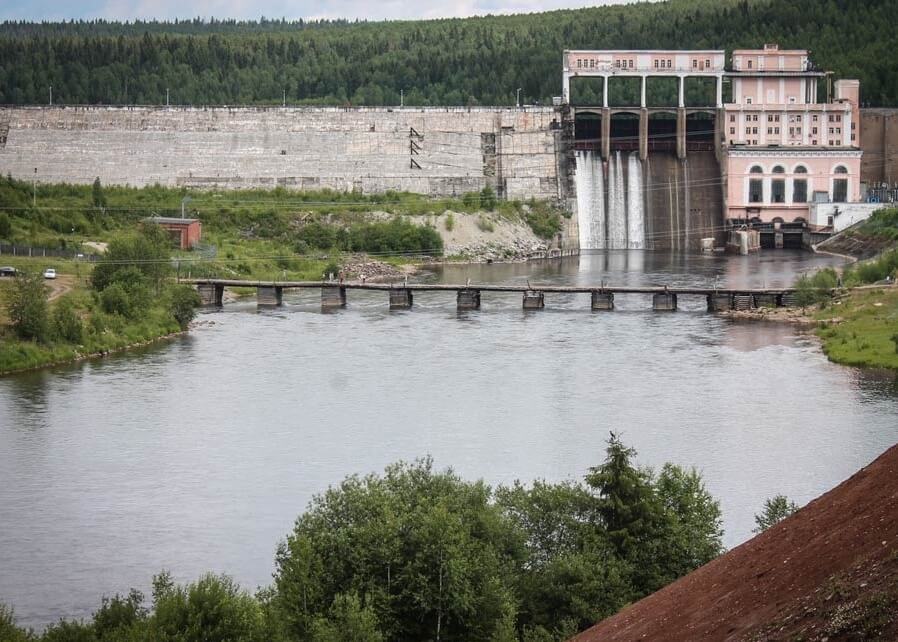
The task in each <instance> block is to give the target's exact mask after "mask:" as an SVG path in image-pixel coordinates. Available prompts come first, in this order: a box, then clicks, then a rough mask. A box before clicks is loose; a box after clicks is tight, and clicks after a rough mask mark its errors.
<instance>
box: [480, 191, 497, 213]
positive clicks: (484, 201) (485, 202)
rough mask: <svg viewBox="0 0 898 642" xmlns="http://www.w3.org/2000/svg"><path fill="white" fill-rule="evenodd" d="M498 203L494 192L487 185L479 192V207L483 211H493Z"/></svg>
mask: <svg viewBox="0 0 898 642" xmlns="http://www.w3.org/2000/svg"><path fill="white" fill-rule="evenodd" d="M498 203H499V201H498V199H497V198H496V192H494V191H493V188H492V187H490V186H489V185H487V186H485V187H484V188H483V189H482V190H480V207H482V208H483V209H485V210H494V209H496V205H498Z"/></svg>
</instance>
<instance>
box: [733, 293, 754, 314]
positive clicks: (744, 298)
mask: <svg viewBox="0 0 898 642" xmlns="http://www.w3.org/2000/svg"><path fill="white" fill-rule="evenodd" d="M753 307H755V300H754V298H753V297H752V296H751V295H750V294H736V295H735V296H733V308H734V309H736V310H751V309H752V308H753Z"/></svg>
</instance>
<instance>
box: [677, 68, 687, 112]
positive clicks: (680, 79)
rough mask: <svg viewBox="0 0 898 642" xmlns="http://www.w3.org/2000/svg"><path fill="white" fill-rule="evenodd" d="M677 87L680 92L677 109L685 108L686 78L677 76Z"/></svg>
mask: <svg viewBox="0 0 898 642" xmlns="http://www.w3.org/2000/svg"><path fill="white" fill-rule="evenodd" d="M677 85H678V92H679V100H678V102H677V107H685V106H686V99H685V97H684V94H685V91H684V90H685V86H686V76H677Z"/></svg>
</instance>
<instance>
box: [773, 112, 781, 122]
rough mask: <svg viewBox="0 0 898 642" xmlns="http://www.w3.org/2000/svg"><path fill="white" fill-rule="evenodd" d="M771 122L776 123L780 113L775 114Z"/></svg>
mask: <svg viewBox="0 0 898 642" xmlns="http://www.w3.org/2000/svg"><path fill="white" fill-rule="evenodd" d="M773 122H776V123H778V122H780V115H779V114H777V115H776V116H774V117H773Z"/></svg>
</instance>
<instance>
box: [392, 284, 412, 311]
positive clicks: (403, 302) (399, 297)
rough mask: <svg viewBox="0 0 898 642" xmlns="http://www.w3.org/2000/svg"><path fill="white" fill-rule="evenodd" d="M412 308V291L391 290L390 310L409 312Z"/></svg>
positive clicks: (406, 289)
mask: <svg viewBox="0 0 898 642" xmlns="http://www.w3.org/2000/svg"><path fill="white" fill-rule="evenodd" d="M410 307H412V291H411V290H409V289H408V288H390V309H391V310H407V309H408V308H410Z"/></svg>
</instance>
